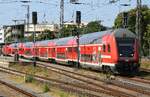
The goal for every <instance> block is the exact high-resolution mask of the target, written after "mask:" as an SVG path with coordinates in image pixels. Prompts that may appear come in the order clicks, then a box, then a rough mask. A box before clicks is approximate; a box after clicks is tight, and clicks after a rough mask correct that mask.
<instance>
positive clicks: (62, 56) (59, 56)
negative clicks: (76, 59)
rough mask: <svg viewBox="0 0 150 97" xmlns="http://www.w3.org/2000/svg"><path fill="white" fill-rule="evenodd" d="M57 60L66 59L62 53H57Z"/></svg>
mask: <svg viewBox="0 0 150 97" xmlns="http://www.w3.org/2000/svg"><path fill="white" fill-rule="evenodd" d="M57 58H60V59H66V55H65V54H64V53H57Z"/></svg>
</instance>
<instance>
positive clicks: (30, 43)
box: [24, 42, 33, 47]
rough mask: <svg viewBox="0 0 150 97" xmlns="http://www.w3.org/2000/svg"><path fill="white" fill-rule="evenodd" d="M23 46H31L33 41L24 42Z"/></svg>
mask: <svg viewBox="0 0 150 97" xmlns="http://www.w3.org/2000/svg"><path fill="white" fill-rule="evenodd" d="M24 46H25V47H32V46H33V42H26V43H24Z"/></svg>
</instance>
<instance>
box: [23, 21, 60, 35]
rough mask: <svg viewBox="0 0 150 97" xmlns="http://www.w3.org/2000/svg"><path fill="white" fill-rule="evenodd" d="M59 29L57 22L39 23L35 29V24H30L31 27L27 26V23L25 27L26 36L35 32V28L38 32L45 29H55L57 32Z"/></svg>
mask: <svg viewBox="0 0 150 97" xmlns="http://www.w3.org/2000/svg"><path fill="white" fill-rule="evenodd" d="M58 29H59V27H58V25H57V24H37V25H35V29H34V25H33V24H29V27H28V28H27V25H25V27H24V32H25V33H24V36H25V37H26V36H30V35H32V34H33V32H34V30H35V32H36V34H38V32H39V33H42V32H44V31H45V30H50V31H54V32H57V31H58Z"/></svg>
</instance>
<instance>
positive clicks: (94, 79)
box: [37, 62, 150, 97]
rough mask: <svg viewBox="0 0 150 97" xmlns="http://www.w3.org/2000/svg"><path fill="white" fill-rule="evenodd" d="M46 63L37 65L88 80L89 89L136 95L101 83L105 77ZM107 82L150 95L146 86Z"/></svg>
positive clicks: (111, 93) (116, 94) (113, 93)
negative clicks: (101, 77) (80, 72)
mask: <svg viewBox="0 0 150 97" xmlns="http://www.w3.org/2000/svg"><path fill="white" fill-rule="evenodd" d="M46 64H47V63H45V62H37V65H38V66H40V67H46V68H47V69H49V70H51V71H53V72H56V73H59V74H62V75H65V76H68V77H70V78H73V79H76V80H80V81H83V82H86V83H87V84H90V85H92V86H90V87H89V86H88V87H86V86H85V87H84V88H86V89H89V90H94V89H95V90H94V92H101V93H106V94H109V95H113V96H118V97H120V96H122V97H135V96H134V95H130V94H127V93H124V92H122V91H119V90H116V89H113V88H110V87H109V88H108V87H105V86H104V85H101V84H99V82H104V83H105V82H106V80H104V79H100V78H97V77H95V76H89V75H85V74H79V73H76V72H72V71H69V70H66V69H62V68H57V67H54V66H55V65H54V66H51V65H46ZM81 77H83V78H81ZM107 82H108V83H109V84H112V85H115V86H117V87H123V88H125V89H128V90H132V91H135V92H139V93H141V94H145V95H148V96H150V92H149V90H147V89H146V88H143V87H139V86H135V85H132V84H129V83H127V84H126V83H121V82H118V81H117V82H116V80H109V81H108V80H107ZM118 83H119V84H118ZM95 86H96V87H95ZM100 88H101V89H102V88H103V90H100ZM106 90H109V91H106ZM111 91H113V92H111ZM117 92H118V93H117Z"/></svg>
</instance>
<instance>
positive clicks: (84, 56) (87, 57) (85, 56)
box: [81, 54, 92, 61]
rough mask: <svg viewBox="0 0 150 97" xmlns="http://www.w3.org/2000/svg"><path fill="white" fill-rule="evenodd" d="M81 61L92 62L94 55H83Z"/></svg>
mask: <svg viewBox="0 0 150 97" xmlns="http://www.w3.org/2000/svg"><path fill="white" fill-rule="evenodd" d="M81 60H82V61H92V55H90V54H82V55H81Z"/></svg>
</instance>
